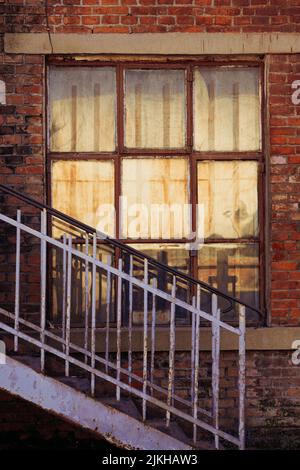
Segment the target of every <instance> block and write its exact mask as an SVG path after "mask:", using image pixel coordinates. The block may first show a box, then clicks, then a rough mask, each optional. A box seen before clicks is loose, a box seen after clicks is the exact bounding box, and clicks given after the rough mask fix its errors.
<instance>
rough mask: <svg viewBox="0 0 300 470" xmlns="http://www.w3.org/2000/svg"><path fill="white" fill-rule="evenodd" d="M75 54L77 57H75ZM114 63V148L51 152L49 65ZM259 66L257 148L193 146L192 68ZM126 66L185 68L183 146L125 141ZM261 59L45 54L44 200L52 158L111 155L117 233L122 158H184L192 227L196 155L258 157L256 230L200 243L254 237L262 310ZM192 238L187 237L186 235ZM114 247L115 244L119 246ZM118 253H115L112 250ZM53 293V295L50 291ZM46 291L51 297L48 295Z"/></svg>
mask: <svg viewBox="0 0 300 470" xmlns="http://www.w3.org/2000/svg"><path fill="white" fill-rule="evenodd" d="M78 57H79V58H80V60H78ZM108 66H109V67H114V68H115V69H116V146H115V151H113V152H52V151H51V150H50V149H49V123H50V116H49V107H48V97H49V69H50V68H51V67H60V68H61V67H108ZM200 66H201V67H224V68H226V67H230V66H231V67H244V68H245V67H249V68H250V67H251V68H253V67H257V68H258V69H259V70H260V84H259V85H260V87H259V91H260V105H261V106H260V126H261V148H260V150H258V151H245V152H241V151H237V152H234V151H229V152H228V151H225V152H222V151H198V150H195V149H194V148H193V70H194V69H196V68H197V67H200ZM130 69H141V70H142V69H145V70H147V69H148V70H149V69H150V70H168V69H173V70H186V147H184V148H180V149H148V148H147V149H145V148H140V149H138V148H134V149H131V148H130V149H129V148H126V147H125V145H124V123H125V121H124V117H125V108H124V102H125V96H124V92H125V88H124V83H125V80H124V74H125V70H130ZM264 70H265V64H264V61H263V59H262V58H261V57H257V58H253V56H252V57H249V58H248V59H247V58H242V59H241V58H236V59H233V58H232V57H228V58H225V59H224V57H221V58H220V57H216V58H213V59H212V58H209V59H207V57H204V58H201V57H174V56H173V57H167V56H164V57H159V56H156V57H150V56H147V57H143V58H142V57H140V56H139V57H137V58H136V59H135V58H134V56H130V57H126V58H124V57H118V56H110V57H109V58H107V59H105V58H102V59H99V60H98V59H97V58H95V59H92V60H91V56H89V57H88V58H85V57H84V56H77V57H70V56H53V57H49V58H48V60H47V80H46V115H47V119H46V136H47V145H46V173H47V175H46V198H47V203H49V204H50V205H51V199H52V194H51V166H52V162H54V161H57V160H66V161H67V160H70V161H72V160H75V161H76V160H79V159H80V160H99V161H101V160H111V161H113V163H114V169H115V170H114V183H115V192H114V200H115V210H116V221H115V235H116V238H117V239H120V236H121V233H120V215H121V214H120V207H119V198H120V196H121V184H122V182H121V164H122V160H123V159H126V158H139V157H140V158H155V157H157V158H175V157H178V158H186V159H187V161H188V164H189V172H190V178H189V201H190V203H191V205H192V220H191V230H192V231H193V232H195V231H196V203H197V163H198V162H199V161H204V160H206V161H207V160H211V161H234V160H238V161H257V163H258V180H257V181H258V187H257V190H258V226H259V236H258V237H252V238H247V239H242V238H237V239H226V238H224V239H220V240H217V239H206V240H204V243H207V244H213V243H224V244H226V243H228V244H229V243H235V244H244V243H249V244H253V243H256V244H258V246H259V299H260V300H259V309H260V311H263V312H265V308H266V298H265V288H266V281H265V275H266V266H265V233H264V226H265V188H264V173H265V149H266V145H265V126H264V124H263V123H264V113H265V73H264ZM187 241H188V240H186V239H184V238H182V239H172V238H171V239H158V240H157V239H150V238H148V239H133V240H132V239H123V238H122V242H124V243H127V244H136V243H138V244H142V243H144V244H145V245H147V244H150V243H161V244H164V243H166V244H171V243H177V244H178V243H186V242H187ZM189 241H190V240H189ZM117 250H118V249H117ZM196 255H197V253H195V252H190V253H189V263H188V264H189V267H190V270H189V273H188V274H189V275H190V276H192V277H195V278H197V256H196ZM116 258H118V256H117V253H116ZM50 297H51V296H50ZM50 297H49V298H50Z"/></svg>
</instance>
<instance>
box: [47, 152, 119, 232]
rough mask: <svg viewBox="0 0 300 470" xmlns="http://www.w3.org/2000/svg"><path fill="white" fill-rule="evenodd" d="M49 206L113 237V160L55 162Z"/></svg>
mask: <svg viewBox="0 0 300 470" xmlns="http://www.w3.org/2000/svg"><path fill="white" fill-rule="evenodd" d="M52 205H53V207H54V208H55V209H58V210H60V211H61V212H65V213H66V214H68V215H70V216H72V217H74V218H75V219H78V220H80V221H81V222H84V223H86V224H88V225H90V226H92V227H95V228H97V229H98V230H100V231H102V232H104V233H107V234H108V235H111V236H114V235H115V221H114V164H113V162H111V161H95V160H93V161H91V160H88V161H82V160H81V161H62V160H60V161H56V162H54V163H53V165H52ZM55 235H56V236H57V234H55Z"/></svg>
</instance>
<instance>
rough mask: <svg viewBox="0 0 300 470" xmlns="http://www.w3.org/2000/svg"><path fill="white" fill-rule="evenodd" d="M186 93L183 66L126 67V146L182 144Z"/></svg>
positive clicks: (183, 142) (155, 146) (180, 145)
mask: <svg viewBox="0 0 300 470" xmlns="http://www.w3.org/2000/svg"><path fill="white" fill-rule="evenodd" d="M185 94H186V93H185V72H184V71H183V70H127V71H126V73H125V145H126V147H128V148H130V147H137V148H181V147H184V146H185V127H186V109H185V108H186V96H185Z"/></svg>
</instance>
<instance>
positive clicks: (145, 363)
mask: <svg viewBox="0 0 300 470" xmlns="http://www.w3.org/2000/svg"><path fill="white" fill-rule="evenodd" d="M144 284H148V260H147V259H146V258H145V259H144ZM147 366H148V291H147V290H146V289H144V348H143V394H144V396H145V395H146V393H147V378H148V371H147ZM146 413H147V400H146V399H145V398H143V421H145V420H146Z"/></svg>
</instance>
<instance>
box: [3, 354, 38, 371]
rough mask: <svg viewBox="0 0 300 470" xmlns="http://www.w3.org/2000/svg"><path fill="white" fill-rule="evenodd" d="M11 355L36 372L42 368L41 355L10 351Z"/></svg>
mask: <svg viewBox="0 0 300 470" xmlns="http://www.w3.org/2000/svg"><path fill="white" fill-rule="evenodd" d="M10 357H12V358H13V359H15V360H17V361H20V362H22V364H25V365H26V366H29V367H31V369H33V370H35V371H36V372H40V370H41V357H40V355H34V354H30V355H27V354H22V353H10Z"/></svg>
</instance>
